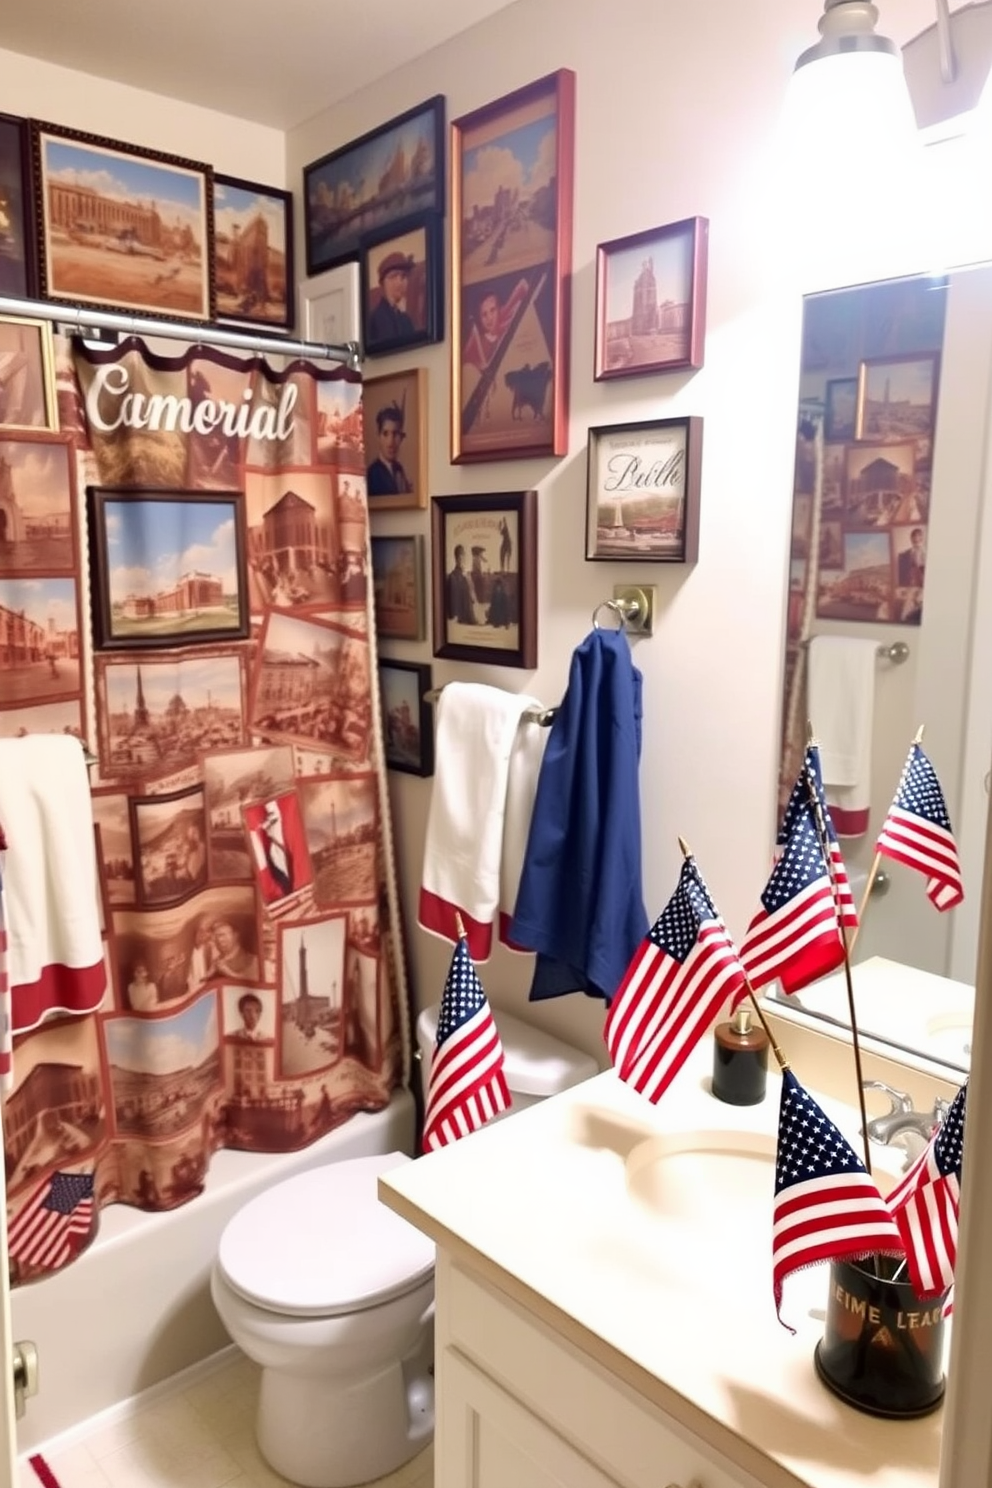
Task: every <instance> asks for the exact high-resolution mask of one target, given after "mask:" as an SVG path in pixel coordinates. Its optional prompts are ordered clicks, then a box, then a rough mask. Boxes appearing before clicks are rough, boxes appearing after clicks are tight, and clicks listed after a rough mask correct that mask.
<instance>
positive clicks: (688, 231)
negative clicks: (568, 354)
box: [595, 217, 709, 382]
mask: <svg viewBox="0 0 992 1488" xmlns="http://www.w3.org/2000/svg"><path fill="white" fill-rule="evenodd" d="M708 241H709V222H708V221H707V219H706V218H705V217H687V218H686V219H685V221H683V222H672V223H669V224H668V226H666V227H654V228H649V229H648V230H647V231H646V232H639V233H634V234H633V235H632V236H631V237H627V238H614V239H613V241H612V242H610V243H600V244H599V246H598V247H597V249H596V353H595V379H596V381H597V382H602V381H603V380H604V379H605V378H608V377H640V376H643V375H644V374H645V373H649V372H675V371H679V370H681V369H683V368H686V369H695V368H697V367H701V366H702V365H703V354H704V347H705V340H706V262H707V245H708Z"/></svg>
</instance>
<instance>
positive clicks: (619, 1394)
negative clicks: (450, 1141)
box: [379, 1040, 942, 1488]
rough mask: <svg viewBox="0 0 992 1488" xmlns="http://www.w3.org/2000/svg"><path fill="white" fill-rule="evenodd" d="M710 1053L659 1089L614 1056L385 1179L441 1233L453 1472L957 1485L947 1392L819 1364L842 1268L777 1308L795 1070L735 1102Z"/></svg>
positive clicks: (505, 1481) (466, 1478) (415, 1218)
mask: <svg viewBox="0 0 992 1488" xmlns="http://www.w3.org/2000/svg"><path fill="white" fill-rule="evenodd" d="M710 1058H711V1053H710V1047H709V1043H708V1041H706V1040H704V1042H703V1045H702V1046H701V1047H700V1048H699V1049H698V1050H697V1051H696V1053H695V1055H694V1057H693V1059H692V1060H691V1061H690V1063H689V1064H688V1065H687V1066H686V1068H685V1069H684V1070H683V1072H682V1074H681V1075H680V1076H679V1079H678V1081H677V1082H676V1083H675V1085H673V1087H672V1088H671V1089H670V1090H669V1092H668V1093H667V1094H666V1096H665V1098H664V1100H663V1101H662V1102H661V1104H660V1105H659V1106H657V1107H653V1106H651V1105H650V1104H649V1103H648V1102H647V1101H645V1100H644V1099H643V1098H642V1097H641V1096H639V1095H637V1094H636V1093H635V1092H634V1091H632V1090H631V1089H630V1088H629V1087H627V1086H626V1085H624V1084H623V1083H622V1082H621V1081H620V1080H618V1079H617V1078H616V1076H615V1075H614V1073H613V1072H612V1071H610V1072H607V1073H605V1074H601V1075H598V1076H596V1077H595V1078H593V1079H591V1080H589V1081H586V1082H585V1083H584V1084H582V1085H579V1086H577V1087H575V1088H574V1089H572V1090H569V1091H566V1092H564V1093H563V1094H562V1095H560V1096H557V1097H555V1098H554V1099H553V1100H550V1101H547V1102H545V1103H544V1104H542V1105H538V1106H535V1107H533V1108H532V1109H530V1110H527V1111H522V1112H521V1113H520V1114H519V1115H517V1116H515V1117H513V1118H512V1119H510V1120H504V1121H501V1122H497V1123H495V1124H493V1125H491V1126H489V1127H487V1128H485V1129H483V1130H482V1131H480V1132H477V1133H475V1134H473V1135H472V1136H471V1137H469V1138H467V1139H464V1140H463V1141H461V1142H458V1143H456V1144H455V1145H454V1146H452V1147H449V1148H446V1149H445V1150H443V1151H441V1152H438V1153H434V1154H431V1155H430V1156H428V1157H425V1158H423V1159H421V1160H419V1161H418V1162H416V1163H412V1164H409V1165H408V1166H407V1167H406V1168H405V1169H400V1170H397V1171H396V1172H391V1173H389V1174H387V1175H384V1176H383V1177H382V1178H381V1179H380V1185H379V1187H380V1197H381V1198H382V1200H383V1201H384V1202H385V1203H386V1204H388V1205H389V1206H390V1207H391V1208H393V1209H395V1210H396V1211H397V1212H398V1213H399V1214H402V1215H403V1216H404V1217H405V1218H407V1219H408V1220H410V1222H411V1223H413V1224H415V1225H416V1226H418V1227H419V1228H420V1229H422V1230H424V1231H425V1232H426V1233H427V1234H429V1235H430V1236H431V1237H432V1238H433V1239H434V1241H435V1242H436V1245H437V1292H436V1295H437V1332H436V1350H435V1357H436V1385H437V1428H436V1441H435V1464H436V1467H435V1472H436V1478H435V1482H436V1485H437V1488H511V1485H512V1488H552V1485H561V1488H613V1485H624V1488H668V1485H673V1488H854V1485H855V1484H858V1485H863V1484H864V1483H865V1482H870V1483H871V1484H872V1488H936V1484H937V1479H938V1464H939V1456H940V1431H941V1416H942V1408H941V1409H940V1410H938V1411H937V1412H936V1413H935V1414H933V1415H931V1416H929V1417H926V1418H924V1419H922V1420H918V1421H899V1422H889V1421H884V1420H878V1419H876V1418H873V1417H869V1416H866V1415H862V1414H860V1413H859V1412H857V1411H855V1410H852V1409H851V1408H849V1407H848V1406H846V1405H844V1404H843V1403H842V1402H841V1401H839V1400H837V1399H836V1398H835V1397H834V1396H833V1395H831V1394H830V1393H829V1392H828V1391H827V1390H826V1389H825V1388H824V1387H823V1386H822V1385H821V1384H820V1382H819V1381H818V1380H817V1378H816V1375H815V1373H814V1368H813V1358H812V1356H813V1349H814V1347H815V1344H816V1342H817V1340H818V1339H819V1337H820V1335H821V1332H822V1318H823V1311H824V1308H825V1304H826V1288H827V1285H828V1269H827V1267H825V1266H823V1267H816V1268H813V1269H811V1270H809V1271H806V1272H801V1273H798V1274H796V1275H793V1276H792V1277H790V1278H789V1279H787V1281H786V1283H785V1297H784V1301H783V1307H782V1316H783V1319H784V1320H785V1321H787V1322H788V1323H790V1324H791V1325H792V1326H793V1327H794V1328H795V1329H796V1330H797V1331H796V1333H795V1334H792V1333H790V1332H789V1331H787V1329H786V1328H785V1327H783V1326H782V1325H781V1324H780V1323H779V1321H778V1319H777V1318H776V1314H775V1305H774V1301H773V1296H772V1282H771V1235H772V1199H773V1189H774V1153H775V1142H776V1133H777V1127H778V1096H779V1082H778V1080H777V1078H776V1077H774V1076H771V1075H770V1077H769V1089H768V1095H767V1096H766V1099H765V1100H764V1102H763V1103H762V1104H761V1105H759V1106H754V1107H749V1108H739V1107H731V1106H727V1105H721V1104H720V1103H719V1102H717V1101H716V1100H714V1099H713V1097H712V1096H711V1095H710V1094H709V1090H708V1084H709V1081H708V1073H707V1071H708V1064H709V1061H710ZM810 1084H811V1085H812V1082H810ZM817 1098H818V1099H820V1102H821V1104H822V1106H823V1107H824V1109H825V1110H826V1111H827V1113H828V1114H829V1115H830V1116H831V1118H832V1119H833V1120H835V1121H836V1122H837V1124H838V1125H839V1126H841V1128H842V1130H844V1131H845V1133H846V1135H847V1136H848V1138H849V1140H853V1141H854V1142H857V1141H858V1138H857V1121H856V1118H854V1115H853V1112H852V1111H851V1110H850V1109H848V1108H845V1107H842V1106H838V1105H837V1104H836V1103H835V1102H833V1101H831V1100H830V1099H828V1098H826V1097H822V1098H821V1097H820V1096H819V1095H818V1096H817ZM880 1162H881V1166H882V1168H883V1169H884V1168H888V1170H889V1172H890V1173H892V1174H894V1173H896V1172H898V1170H899V1155H898V1154H896V1153H890V1152H885V1151H882V1152H880ZM873 1165H874V1166H875V1168H876V1171H878V1170H879V1163H875V1162H874V1160H873Z"/></svg>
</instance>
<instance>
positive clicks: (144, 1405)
mask: <svg viewBox="0 0 992 1488" xmlns="http://www.w3.org/2000/svg"><path fill="white" fill-rule="evenodd" d="M239 1357H241V1350H240V1349H239V1348H238V1347H237V1345H236V1344H233V1343H231V1344H228V1346H227V1347H226V1348H222V1349H219V1350H218V1352H217V1353H216V1354H211V1355H210V1356H209V1358H206V1359H198V1360H197V1362H196V1363H195V1364H190V1365H189V1366H188V1368H186V1369H181V1370H180V1371H179V1373H178V1374H173V1375H170V1377H169V1378H168V1379H164V1380H159V1382H158V1384H157V1385H149V1387H148V1389H147V1390H142V1391H141V1393H140V1394H139V1395H132V1396H131V1397H130V1398H129V1399H127V1400H119V1401H118V1402H117V1403H116V1405H109V1406H108V1407H107V1409H106V1410H102V1411H98V1412H97V1414H96V1415H95V1416H90V1417H89V1419H88V1420H86V1421H80V1422H79V1423H78V1424H77V1425H75V1426H70V1427H69V1429H68V1430H67V1431H60V1432H59V1434H58V1435H57V1436H52V1437H49V1439H48V1440H47V1441H44V1442H42V1443H41V1444H40V1445H39V1446H37V1447H31V1448H30V1449H29V1450H28V1451H26V1452H23V1453H21V1454H20V1455H19V1458H18V1460H19V1461H20V1462H22V1463H26V1462H27V1461H28V1459H29V1458H30V1457H33V1456H35V1455H36V1454H37V1453H40V1454H41V1456H42V1457H55V1456H57V1455H58V1454H59V1453H60V1452H65V1451H68V1449H69V1448H70V1447H77V1446H79V1444H80V1443H81V1442H85V1441H86V1438H87V1437H88V1436H91V1435H92V1434H93V1432H94V1431H102V1430H105V1429H106V1428H107V1427H108V1426H118V1425H119V1424H120V1423H121V1421H127V1420H129V1419H130V1418H131V1417H132V1416H136V1415H138V1413H139V1412H140V1411H143V1410H147V1409H148V1407H149V1406H150V1405H158V1404H159V1403H160V1402H161V1401H163V1400H171V1399H172V1398H173V1396H175V1395H181V1394H182V1393H183V1392H184V1391H185V1390H188V1389H189V1388H190V1386H191V1385H198V1384H199V1383H200V1381H201V1380H205V1379H209V1378H210V1376H211V1375H212V1374H217V1373H218V1372H219V1371H220V1370H221V1369H225V1368H226V1367H227V1366H228V1365H229V1364H233V1363H234V1361H235V1359H237V1358H239ZM27 1408H28V1410H30V1409H31V1402H30V1400H29V1401H28V1403H27Z"/></svg>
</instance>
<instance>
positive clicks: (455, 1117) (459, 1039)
mask: <svg viewBox="0 0 992 1488" xmlns="http://www.w3.org/2000/svg"><path fill="white" fill-rule="evenodd" d="M509 1105H510V1091H509V1088H508V1086H507V1083H506V1077H505V1075H504V1074H503V1045H502V1044H501V1043H500V1039H499V1033H498V1032H497V1029H496V1024H495V1023H494V1022H493V1015H492V1013H491V1012H490V1011H489V1003H488V1001H487V999H486V994H485V992H484V991H483V990H482V983H481V982H480V981H479V978H478V976H477V975H476V971H475V967H474V966H473V965H472V958H471V956H470V955H469V953H468V945H467V944H466V942H465V941H464V940H459V942H458V944H457V945H456V946H455V954H454V955H453V956H452V958H451V966H450V968H449V970H448V978H447V981H446V982H445V984H444V992H443V994H442V997H441V1009H440V1012H439V1013H438V1019H437V1039H436V1041H435V1045H434V1058H433V1059H432V1061H431V1077H430V1082H429V1084H428V1087H427V1109H426V1113H425V1116H424V1151H425V1152H430V1151H432V1149H434V1148H436V1147H444V1146H446V1145H447V1144H448V1143H449V1142H456V1141H457V1140H458V1138H459V1137H467V1136H468V1134H469V1132H473V1131H477V1130H478V1128H479V1127H480V1126H484V1125H485V1123H486V1122H487V1121H489V1120H490V1119H491V1118H492V1117H493V1116H496V1115H498V1114H499V1112H500V1111H505V1110H506V1109H507V1108H508V1107H509Z"/></svg>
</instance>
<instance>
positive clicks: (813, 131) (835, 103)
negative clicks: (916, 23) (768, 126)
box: [780, 0, 919, 291]
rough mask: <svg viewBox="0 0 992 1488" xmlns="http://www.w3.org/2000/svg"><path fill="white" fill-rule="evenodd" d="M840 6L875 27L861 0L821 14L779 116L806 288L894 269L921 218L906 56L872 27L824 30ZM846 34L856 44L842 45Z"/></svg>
mask: <svg viewBox="0 0 992 1488" xmlns="http://www.w3.org/2000/svg"><path fill="white" fill-rule="evenodd" d="M828 3H829V0H828ZM842 10H843V11H856V12H857V15H858V18H860V20H861V21H863V22H865V23H867V22H872V24H873V17H874V16H875V14H876V12H875V7H874V6H873V5H866V4H861V3H860V0H841V3H840V4H835V5H833V6H832V7H831V9H830V10H828V11H827V12H826V13H825V14H824V17H823V21H822V22H821V27H820V29H821V32H824V33H825V34H824V36H823V41H822V42H821V45H820V46H819V47H812V48H810V50H809V51H808V52H804V53H803V56H802V58H800V61H799V63H798V64H797V66H796V70H795V72H794V73H793V74H792V77H791V78H790V80H789V84H788V88H787V91H786V96H785V106H784V109H783V112H782V117H781V122H780V128H781V150H782V157H783V158H782V165H783V168H784V171H785V182H786V192H787V206H786V210H787V212H788V213H789V214H790V217H791V222H790V223H789V224H788V227H787V235H788V238H789V241H790V247H791V250H792V253H793V260H794V262H793V272H794V274H795V275H798V276H799V279H800V284H801V287H802V288H803V289H804V290H807V291H808V290H814V289H825V288H829V287H830V286H831V285H834V284H841V283H856V282H858V280H860V279H871V278H878V277H880V275H883V274H884V275H888V274H889V273H891V272H893V270H892V263H893V258H895V259H896V260H901V259H902V257H903V255H905V254H907V253H908V252H909V249H910V246H911V243H912V240H913V237H914V233H915V228H914V213H915V214H916V215H917V216H918V206H917V199H916V196H915V194H914V189H913V182H914V178H915V174H916V170H917V161H918V155H919V145H918V140H917V129H916V118H915V115H914V113H913V106H912V103H911V101H910V97H909V90H908V89H907V87H906V80H905V77H904V74H903V68H902V56H901V54H900V52H899V51H898V49H897V48H895V47H893V46H892V45H891V43H885V42H884V38H880V37H876V36H874V33H873V31H871V29H870V28H869V30H867V31H866V30H855V31H854V32H853V33H847V32H843V33H842V32H839V31H836V30H830V28H829V27H828V26H827V24H826V23H827V22H829V21H831V20H836V19H837V13H838V12H839V11H842ZM845 36H850V37H851V39H852V42H855V43H857V44H852V45H850V46H846V45H841V42H842V41H843V39H844V37H845ZM828 37H829V44H827V45H825V44H824V43H826V42H827V41H828ZM877 42H882V43H884V44H883V45H876V44H875V43H877ZM913 257H914V258H915V251H914V254H913Z"/></svg>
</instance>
